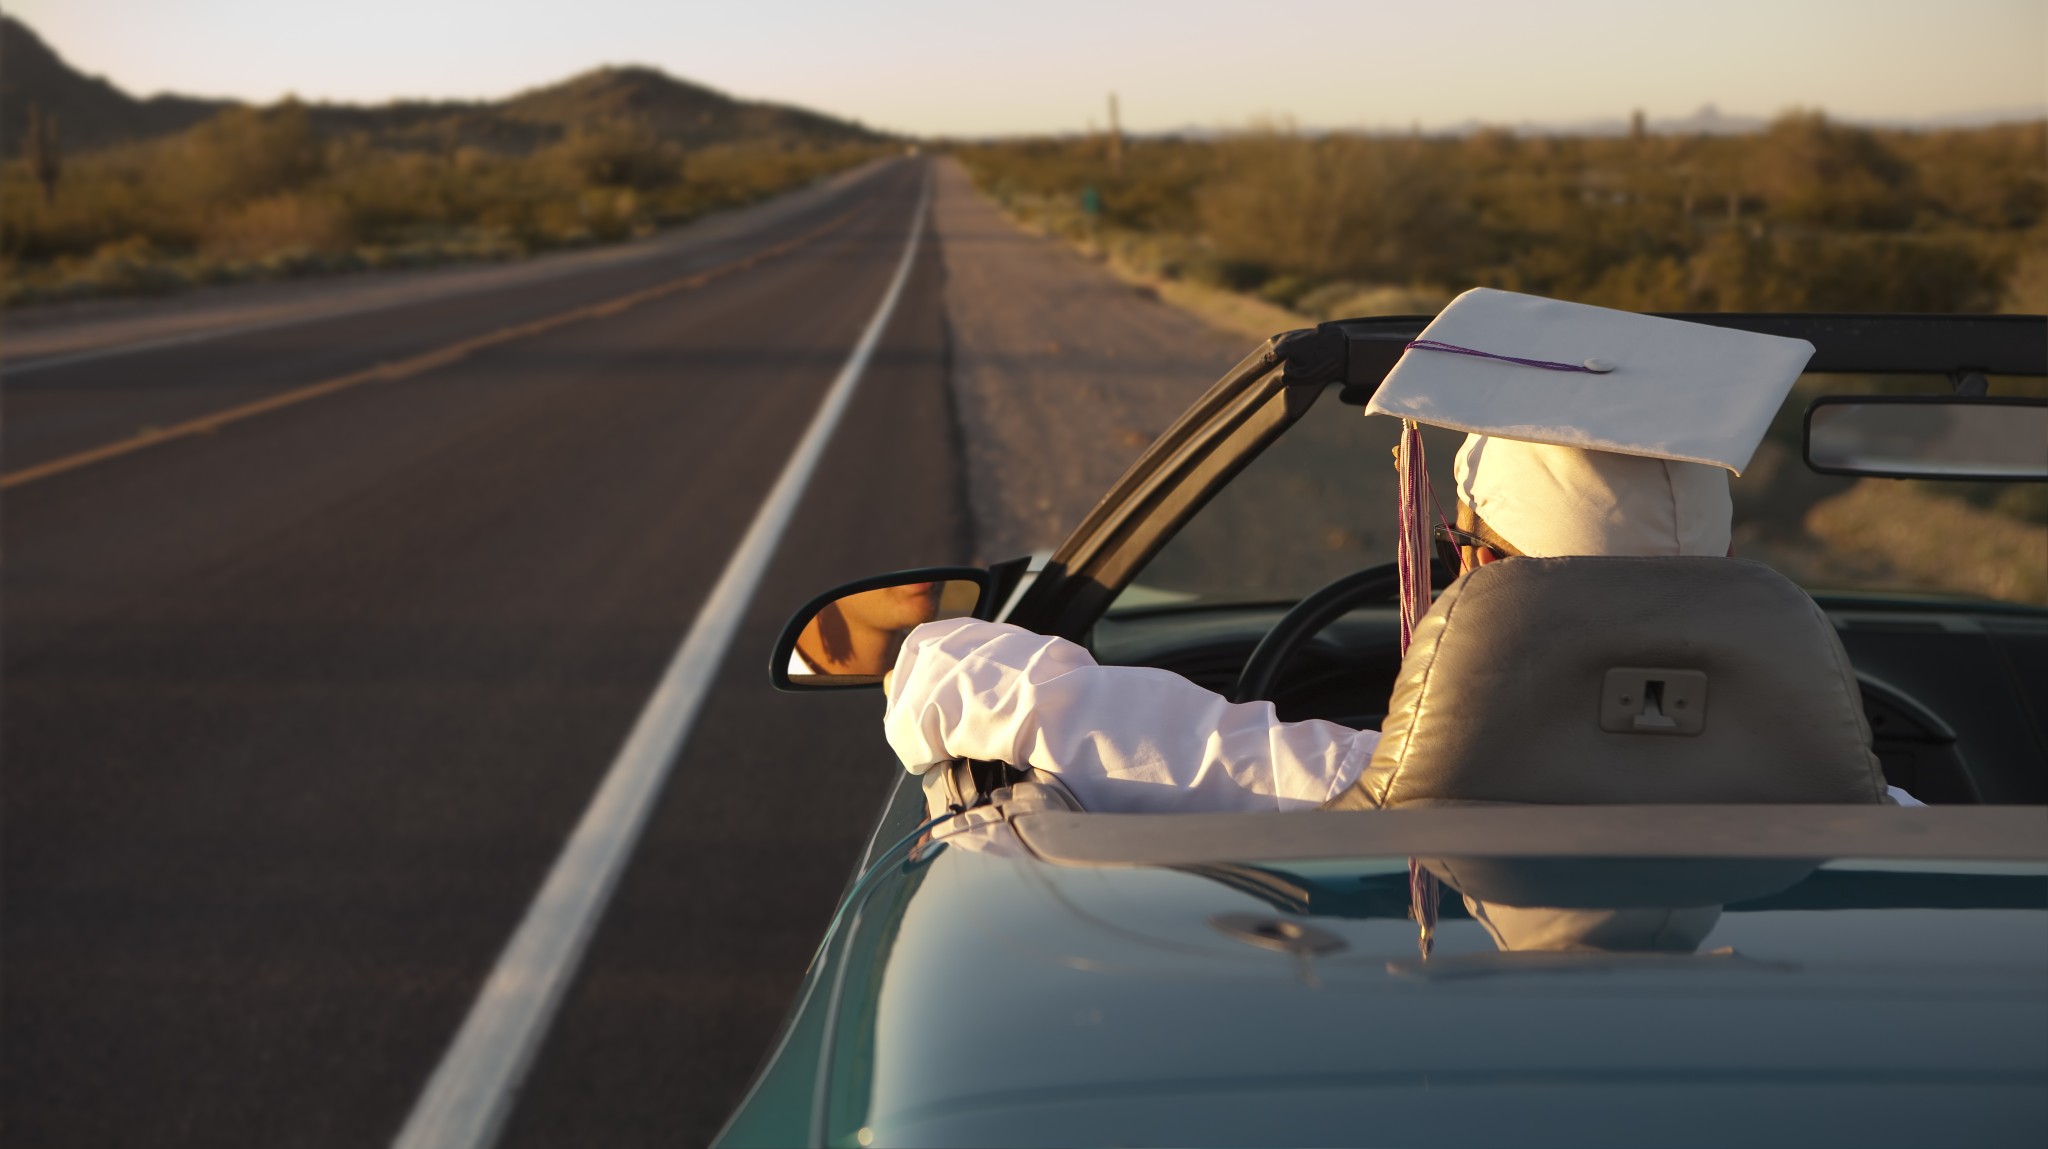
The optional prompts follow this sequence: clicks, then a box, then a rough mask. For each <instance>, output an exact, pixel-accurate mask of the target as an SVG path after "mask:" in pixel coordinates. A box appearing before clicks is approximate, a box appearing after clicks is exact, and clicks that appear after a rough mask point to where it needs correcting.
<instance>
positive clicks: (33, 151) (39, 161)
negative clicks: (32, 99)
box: [23, 104, 64, 205]
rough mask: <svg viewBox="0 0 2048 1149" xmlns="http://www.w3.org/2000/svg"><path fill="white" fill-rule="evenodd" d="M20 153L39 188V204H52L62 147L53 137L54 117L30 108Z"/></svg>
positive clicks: (61, 142)
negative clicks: (40, 187)
mask: <svg viewBox="0 0 2048 1149" xmlns="http://www.w3.org/2000/svg"><path fill="white" fill-rule="evenodd" d="M23 150H24V151H25V152H26V154H27V156H28V165H29V170H30V171H32V172H34V173H35V177H36V182H37V183H39V184H41V185H43V203H44V204H45V205H49V204H54V203H56V202H57V180H58V179H59V178H60V177H61V176H62V175H63V174H64V144H63V141H62V140H61V139H60V138H59V137H58V135H57V117H55V116H51V115H46V114H44V112H43V110H42V108H40V107H38V106H36V105H34V104H30V105H29V108H28V139H27V141H26V142H25V143H24V145H23Z"/></svg>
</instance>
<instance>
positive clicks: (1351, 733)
mask: <svg viewBox="0 0 2048 1149" xmlns="http://www.w3.org/2000/svg"><path fill="white" fill-rule="evenodd" d="M885 728H886V731H887V735H888V738H889V743H890V746H891V747H892V748H893V749H894V750H895V751H896V753H897V755H898V757H900V758H901V759H902V760H903V762H904V765H905V766H906V767H907V768H909V769H910V770H912V771H913V772H922V770H923V769H925V768H927V767H929V766H930V765H931V764H933V763H936V762H938V761H942V760H944V759H947V758H979V759H993V760H1000V761H1005V762H1010V763H1012V764H1015V765H1019V766H1031V767H1036V768H1038V769H1041V770H1045V771H1047V772H1049V773H1053V774H1056V775H1058V776H1059V777H1060V779H1061V780H1062V781H1063V782H1065V783H1066V785H1067V786H1068V788H1069V789H1071V790H1073V791H1074V793H1075V795H1076V796H1077V797H1078V798H1079V799H1080V800H1081V802H1082V804H1083V805H1084V806H1086V807H1087V808H1088V809H1090V810H1096V811H1105V812H1106V811H1113V810H1114V811H1133V812H1135V811H1174V812H1194V811H1224V810H1296V809H1309V808H1313V807H1315V806H1317V805H1320V804H1321V803H1322V802H1324V801H1325V800H1327V799H1329V798H1330V797H1333V796H1334V795H1336V794H1337V793H1339V792H1341V791H1342V790H1343V789H1344V787H1346V786H1348V785H1350V783H1351V782H1352V781H1353V780H1354V779H1356V778H1357V777H1358V774H1359V771H1360V770H1361V769H1362V768H1363V767H1364V765H1365V763H1366V761H1368V760H1369V759H1370V758H1371V756H1372V748H1373V746H1374V744H1375V743H1376V742H1377V741H1378V734H1377V732H1375V731H1355V730H1351V729H1348V728H1346V727H1343V726H1339V725H1336V724H1334V723H1328V722H1291V723H1290V722H1281V721H1279V719H1278V718H1277V717H1276V716H1275V715H1274V713H1273V707H1272V705H1271V704H1270V703H1264V702H1256V703H1245V704H1232V703H1230V702H1227V701H1225V700H1224V699H1223V698H1222V697H1220V696H1219V695H1216V694H1214V693H1212V692H1210V691H1208V690H1204V689H1202V688H1201V687H1199V686H1196V685H1195V684H1194V683H1192V682H1189V681H1188V680H1186V679H1184V678H1182V677H1180V676H1179V675H1175V674H1171V673H1168V672H1166V671H1162V670H1154V669H1150V668H1145V667H1105V666H1098V665H1096V663H1095V661H1094V659H1093V658H1091V657H1090V656H1089V655H1088V652H1087V651H1085V650H1083V649H1082V648H1081V647H1079V646H1076V645H1075V644H1073V643H1070V642H1066V641H1064V640H1061V639H1055V638H1048V637H1046V636H1044V635H1038V634H1033V633H1031V632H1030V631H1026V630H1022V629H1020V628H1017V627H1012V626H1004V625H1001V624H996V623H983V622H974V621H971V620H955V621H952V622H945V623H935V624H931V625H928V626H924V627H920V628H918V629H917V630H916V631H913V632H912V633H911V635H910V637H909V639H908V640H907V641H906V642H905V643H904V646H903V651H902V653H901V654H900V655H899V656H898V659H897V664H896V671H895V677H894V680H893V681H892V684H891V691H890V699H889V711H888V714H887V716H886V718H885Z"/></svg>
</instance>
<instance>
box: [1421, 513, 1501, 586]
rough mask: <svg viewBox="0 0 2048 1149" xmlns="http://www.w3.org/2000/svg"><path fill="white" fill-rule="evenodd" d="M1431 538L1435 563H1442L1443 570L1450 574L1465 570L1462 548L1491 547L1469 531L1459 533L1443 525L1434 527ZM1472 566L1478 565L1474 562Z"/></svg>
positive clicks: (1439, 524)
mask: <svg viewBox="0 0 2048 1149" xmlns="http://www.w3.org/2000/svg"><path fill="white" fill-rule="evenodd" d="M1432 537H1433V538H1434V539H1435V540H1436V561H1438V562H1440V563H1442V564H1443V568H1444V569H1445V570H1447V571H1450V572H1451V573H1452V574H1463V573H1464V572H1465V570H1466V569H1467V568H1466V565H1465V555H1464V550H1463V548H1465V547H1491V546H1493V544H1492V543H1490V542H1488V541H1487V540H1485V539H1483V538H1480V537H1479V536H1478V535H1475V534H1473V533H1472V532H1471V531H1461V530H1459V529H1458V528H1456V527H1453V526H1446V525H1445V524H1443V523H1438V524H1437V525H1436V529H1435V531H1433V532H1432ZM1473 565H1474V566H1476V565H1478V564H1477V563H1476V562H1475V563H1474V564H1473Z"/></svg>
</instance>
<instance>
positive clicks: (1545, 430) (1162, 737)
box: [883, 289, 1918, 813]
mask: <svg viewBox="0 0 2048 1149" xmlns="http://www.w3.org/2000/svg"><path fill="white" fill-rule="evenodd" d="M1678 329H1690V330H1678ZM1701 333H1705V334H1701ZM1422 334H1423V336H1424V338H1423V339H1419V340H1417V341H1416V342H1415V343H1413V344H1411V345H1410V347H1409V350H1408V351H1407V353H1406V354H1404V356H1403V357H1402V360H1401V362H1400V364H1399V365H1397V366H1396V368H1395V370H1394V371H1393V372H1391V373H1390V374H1389V375H1388V377H1387V380H1386V382H1385V383H1383V384H1382V386H1381V388H1380V392H1379V394H1378V395H1376V396H1375V398H1374V400H1373V405H1372V406H1371V407H1369V408H1368V413H1372V412H1374V411H1379V412H1383V413H1389V414H1396V415H1400V416H1402V417H1405V418H1412V419H1418V420H1420V421H1426V422H1433V423H1438V424H1440V425H1448V426H1453V427H1457V428H1459V429H1463V430H1466V431H1468V432H1469V434H1468V437H1467V438H1466V441H1465V443H1464V446H1463V448H1462V449H1461V450H1460V451H1459V452H1458V455H1457V460H1456V466H1455V477H1456V485H1457V503H1458V517H1459V523H1460V527H1461V530H1459V531H1456V532H1447V533H1449V534H1450V535H1451V536H1452V537H1453V538H1455V539H1457V541H1458V542H1460V543H1461V544H1462V549H1463V557H1464V560H1465V565H1466V566H1467V569H1469V568H1470V567H1471V566H1473V565H1483V564H1486V563H1490V562H1495V561H1499V560H1501V559H1503V558H1508V557H1511V556H1515V555H1527V556H1532V557H1562V556H1568V555H1627V556H1662V555H1710V556H1724V555H1729V554H1731V553H1732V546H1731V538H1730V536H1731V515H1732V503H1731V500H1730V498H1729V492H1728V474H1729V472H1730V471H1733V470H1737V469H1739V468H1740V467H1741V466H1743V465H1745V464H1747V462H1748V460H1749V456H1750V454H1751V453H1752V452H1753V451H1754V450H1755V448H1756V445H1757V443H1758V442H1760V441H1761V439H1762V437H1763V431H1764V429H1765V427H1766V426H1767V425H1768V423H1769V420H1770V417H1771V415H1772V414H1773V413H1774V412H1775V411H1776V410H1777V408H1778V406H1779V404H1780V403H1782V401H1783V399H1784V397H1785V395H1786V393H1787V392H1789V390H1790V389H1791V385H1792V382H1793V380H1794V379H1796V378H1797V376H1798V374H1799V371H1800V370H1801V369H1802V368H1803V367H1804V365H1805V362H1806V360H1807V358H1808V357H1809V356H1810V355H1811V354H1812V351H1813V348H1812V346H1811V345H1810V344H1806V343H1804V342H1803V341H1798V340H1785V339H1779V338H1776V337H1772V336H1761V335H1752V334H1749V333H1746V332H1734V331H1728V330H1725V329H1720V328H1703V327H1700V326H1699V325H1695V324H1688V323H1679V322H1676V321H1672V320H1665V319H1654V318H1651V317H1647V316H1637V315H1630V314H1628V313H1624V312H1612V311H1606V310H1604V309H1600V308H1591V307H1584V306H1581V305H1577V304H1565V303H1558V302H1557V301H1554V300H1543V299H1537V298H1535V297H1531V296H1521V295H1514V294H1512V293H1507V292H1497V291H1487V290H1484V289H1480V290H1475V291H1472V292H1467V293H1466V294H1465V295H1463V296H1460V297H1459V299H1458V300H1456V301H1454V302H1453V303H1452V305H1451V306H1450V307H1448V308H1446V309H1445V311H1444V312H1443V314H1442V315H1440V316H1438V318H1437V320H1436V321H1434V322H1432V323H1431V324H1430V326H1429V328H1428V329H1427V330H1425V331H1424V332H1423V333H1422ZM1586 340H1592V341H1593V342H1592V344H1591V345H1592V346H1593V347H1594V348H1596V349H1599V350H1602V351H1606V350H1607V349H1609V348H1617V349H1619V351H1618V352H1616V353H1614V354H1615V358H1617V359H1618V360H1619V361H1620V365H1621V367H1622V368H1623V370H1622V371H1620V372H1616V371H1615V368H1614V367H1611V366H1609V365H1608V363H1607V362H1605V361H1602V360H1599V359H1585V360H1584V366H1583V367H1580V366H1575V365H1574V364H1576V363H1577V362H1578V360H1577V359H1574V360H1572V361H1570V362H1566V361H1563V360H1552V359H1548V358H1543V359H1539V358H1535V357H1533V356H1530V355H1525V354H1520V352H1522V351H1524V350H1536V351H1546V350H1551V348H1553V347H1556V346H1558V344H1559V343H1560V342H1562V343H1564V344H1565V345H1567V346H1577V347H1584V346H1586V345H1587V344H1586V342H1585V341H1586ZM1787 344H1793V345H1796V347H1793V348H1787V347H1786V346H1784V345H1787ZM1532 345H1533V346H1532ZM1489 348H1503V349H1506V348H1511V349H1514V351H1513V352H1509V351H1505V350H1502V351H1489V350H1488V349H1489ZM1551 354H1552V355H1557V354H1558V352H1556V351H1551ZM1578 354H1581V355H1583V354H1584V353H1583V352H1579V353H1578ZM1474 358H1477V359H1480V360H1494V361H1497V362H1494V363H1474V362H1473V359H1474ZM1636 363H1642V364H1645V365H1646V366H1644V367H1643V368H1642V369H1640V370H1629V368H1630V367H1631V366H1632V365H1633V364H1636ZM1557 372H1569V373H1571V374H1573V375H1576V376H1579V378H1576V379H1573V380H1570V381H1569V384H1570V385H1569V386H1563V385H1560V384H1559V382H1558V381H1557V380H1556V379H1554V378H1552V377H1550V376H1552V375H1553V373H1557ZM1610 373H1613V374H1614V375H1615V378H1614V379H1612V380H1608V379H1606V378H1604V377H1605V376H1607V375H1609V374H1610ZM1587 377H1593V378H1587ZM1731 380H1732V381H1733V382H1731ZM1617 385H1619V386H1617ZM1622 387H1626V388H1627V390H1622ZM1660 388H1661V390H1660ZM1553 407H1554V408H1555V409H1552V408H1553ZM1645 411H1648V412H1649V413H1648V415H1645ZM1645 424H1647V426H1646V425H1645ZM1702 424H1706V425H1708V426H1709V430H1708V432H1707V439H1706V441H1705V442H1704V446H1703V448H1702V447H1693V446H1691V445H1689V444H1686V443H1684V442H1683V441H1684V439H1685V435H1686V433H1687V431H1688V429H1689V428H1692V427H1696V426H1699V425H1702ZM1503 429H1506V430H1512V431H1513V432H1514V434H1513V435H1512V436H1511V437H1503V436H1502V435H1500V434H1489V433H1488V432H1491V431H1499V430H1503ZM1603 448H1606V449H1603ZM1681 453H1683V454H1684V455H1685V456H1687V457H1674V456H1679V455H1681ZM886 692H887V695H888V708H887V711H886V713H885V715H884V719H883V724H884V730H885V733H886V736H887V737H888V740H889V744H890V747H891V748H892V749H893V750H895V752H896V754H897V756H898V757H899V758H900V759H901V760H902V762H903V764H904V767H905V768H906V769H908V770H909V771H910V772H911V773H913V774H921V775H927V779H928V785H927V790H928V792H929V793H932V794H933V795H934V796H933V798H932V801H933V802H934V803H939V798H938V797H937V795H938V794H939V793H940V792H941V789H940V788H936V787H933V786H932V785H930V779H931V777H932V776H931V775H929V774H928V773H927V772H928V771H930V770H931V768H932V767H933V766H935V765H937V764H939V763H941V762H943V761H946V760H948V759H954V758H971V759H980V760H992V761H1002V762H1008V763H1011V764H1012V765H1015V766H1019V767H1031V768H1034V769H1036V770H1039V771H1041V772H1043V773H1044V774H1045V775H1050V776H1051V777H1053V778H1055V779H1057V780H1058V781H1059V782H1060V783H1062V784H1063V785H1064V786H1065V788H1066V789H1067V791H1068V792H1069V793H1071V795H1072V796H1073V797H1074V798H1075V799H1076V800H1077V801H1078V802H1079V803H1080V805H1081V806H1082V807H1083V808H1084V809H1087V810H1092V811H1098V812H1126V813H1141V812H1160V813H1164V812H1185V813H1194V812H1226V811H1243V812H1249V811H1272V810H1280V811H1285V810H1306V809H1313V808H1315V807H1317V806H1321V805H1323V804H1325V803H1327V802H1329V801H1330V800H1332V799H1333V798H1336V797H1337V796H1338V795H1339V794H1342V793H1344V791H1345V790H1346V788H1347V787H1349V786H1351V784H1352V783H1353V782H1354V781H1356V780H1357V779H1358V777H1359V775H1360V773H1361V772H1362V771H1363V770H1364V769H1365V767H1366V766H1367V764H1368V763H1369V762H1371V760H1372V756H1373V750H1374V748H1375V747H1376V746H1377V745H1378V743H1379V738H1380V735H1379V732H1378V731H1376V730H1353V729H1351V728H1349V727H1346V726H1341V725H1339V724H1337V723H1333V722H1324V721H1318V720H1309V721H1301V722H1282V721H1280V720H1279V718H1278V716H1277V715H1276V713H1275V711H1274V708H1273V705H1272V703H1270V702H1247V703H1231V702H1229V701H1228V700H1226V699H1225V698H1223V697H1222V696H1220V695H1218V694H1215V693H1213V692H1211V691H1209V690H1206V689H1204V688H1202V687H1200V686H1197V685H1195V684H1194V683H1192V682H1190V681H1188V680H1187V679H1185V678H1182V677H1180V676H1179V675H1177V674H1173V673H1171V672H1169V671H1164V670H1157V669H1152V668H1148V667H1128V666H1100V665H1097V664H1096V662H1095V660H1094V659H1093V658H1092V657H1090V656H1089V653H1088V652H1087V651H1086V650H1085V649H1083V648H1082V647H1080V646H1078V645H1076V644H1074V643H1072V642H1068V641H1066V640H1065V639H1060V638H1053V637H1049V636H1046V635H1041V634H1035V633H1032V632H1031V631H1027V630H1024V629H1022V628H1021V627H1016V626H1010V625H1007V624H1002V623H991V622H981V621H976V620H971V619H953V620H948V621H945V622H937V623H929V624H926V625H924V626H920V627H918V628H917V629H916V630H914V631H912V632H911V633H910V634H909V636H908V637H907V638H906V640H905V641H904V643H903V645H902V649H901V651H900V653H899V654H898V656H897V659H896V664H895V669H894V671H893V673H892V675H891V677H890V679H889V680H888V684H887V691H886ZM1894 797H1895V799H1901V798H1902V799H1903V801H1905V802H1908V803H1912V804H1915V805H1917V804H1918V803H1913V802H1912V800H1911V799H1910V798H1903V792H1900V791H1896V790H1895V791H1894Z"/></svg>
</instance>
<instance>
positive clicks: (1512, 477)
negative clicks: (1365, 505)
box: [1456, 435, 1733, 558]
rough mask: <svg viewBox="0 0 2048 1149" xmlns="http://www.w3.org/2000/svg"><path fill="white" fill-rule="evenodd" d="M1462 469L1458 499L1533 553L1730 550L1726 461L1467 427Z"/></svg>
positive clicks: (1520, 547)
mask: <svg viewBox="0 0 2048 1149" xmlns="http://www.w3.org/2000/svg"><path fill="white" fill-rule="evenodd" d="M1456 476H1457V483H1458V500H1459V501H1460V502H1462V503H1464V504H1465V505H1466V506H1468V507H1471V508H1472V510H1473V511H1474V512H1475V513H1477V514H1478V516H1479V517H1480V518H1482V519H1484V520H1486V525H1487V527H1488V528H1490V529H1491V530H1492V531H1493V533H1494V534H1496V535H1498V536H1500V537H1501V538H1502V539H1504V540H1506V541H1507V542H1508V543H1510V544H1512V545H1513V546H1514V547H1515V549H1516V550H1519V551H1521V552H1522V553H1523V554H1525V555H1530V556H1532V557H1537V558H1544V557H1553V556H1558V555H1642V556H1656V555H1716V556H1718V555H1725V554H1727V553H1728V542H1729V537H1730V521H1731V519H1732V516H1733V505H1732V504H1731V502H1730V501H1729V498H1728V472H1726V471H1724V470H1722V469H1721V468H1719V467H1710V466H1707V465H1705V464H1703V463H1681V462H1676V461H1673V460H1669V459H1650V458H1645V457H1643V456H1640V455H1617V454H1615V453H1613V452H1611V451H1584V450H1580V449H1579V448H1577V447H1560V446H1556V445H1554V444H1550V443H1523V442H1518V441H1517V440H1514V439H1497V438H1493V437H1492V436H1488V435H1467V436H1466V437H1465V445H1464V447H1463V448H1462V449H1460V450H1459V451H1458V461H1457V470H1456Z"/></svg>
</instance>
